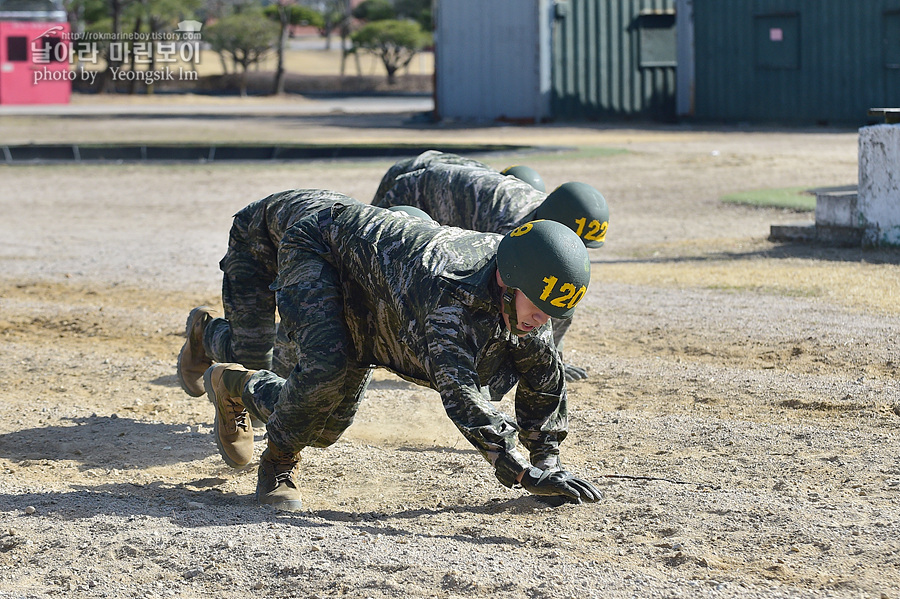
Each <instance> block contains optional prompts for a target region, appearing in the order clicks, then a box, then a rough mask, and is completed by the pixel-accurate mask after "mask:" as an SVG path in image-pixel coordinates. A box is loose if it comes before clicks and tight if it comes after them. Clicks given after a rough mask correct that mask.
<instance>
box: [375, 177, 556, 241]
mask: <svg viewBox="0 0 900 599" xmlns="http://www.w3.org/2000/svg"><path fill="white" fill-rule="evenodd" d="M546 198H547V194H546V193H544V192H542V191H538V190H536V189H535V188H533V187H532V186H531V185H529V184H528V183H525V182H524V181H522V180H520V179H517V178H516V177H513V176H511V175H504V174H502V173H500V172H498V171H496V170H494V169H491V168H488V167H477V166H471V165H458V164H444V163H431V164H428V165H425V166H421V167H419V168H414V169H413V170H410V171H409V172H406V173H404V174H400V175H397V176H396V177H395V179H394V183H393V185H392V186H391V187H390V188H388V189H386V190H385V191H384V192H383V194H382V195H378V194H376V196H375V198H374V199H373V200H372V204H373V205H375V206H381V207H384V208H390V207H391V206H404V205H405V206H414V207H416V208H419V209H421V210H424V211H425V212H427V213H428V214H429V216H431V218H433V219H434V220H436V221H437V222H439V223H441V224H442V225H449V226H451V227H461V228H463V229H471V230H473V231H483V232H486V233H500V234H501V235H503V234H506V233H508V232H510V231H512V230H513V229H515V228H516V227H518V226H519V225H521V224H522V223H525V222H528V221H529V220H532V219H533V218H534V211H535V210H537V208H538V206H540V205H541V203H543V201H544V200H545V199H546Z"/></svg>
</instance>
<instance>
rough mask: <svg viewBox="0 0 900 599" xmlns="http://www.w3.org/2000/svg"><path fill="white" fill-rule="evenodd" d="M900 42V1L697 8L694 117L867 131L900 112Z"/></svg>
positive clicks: (784, 1)
mask: <svg viewBox="0 0 900 599" xmlns="http://www.w3.org/2000/svg"><path fill="white" fill-rule="evenodd" d="M895 29H896V30H895ZM898 34H900V0H865V1H861V0H852V1H851V0H728V1H727V2H723V1H722V0H694V36H695V40H694V44H695V45H694V49H695V77H696V79H695V89H694V93H695V114H694V117H695V118H696V119H698V120H717V121H732V122H733V121H748V122H755V123H761V122H762V123H765V122H773V123H788V124H816V123H818V124H835V125H837V124H853V125H856V126H860V125H864V124H866V123H867V122H869V121H870V119H869V118H868V117H867V115H866V112H867V110H868V109H869V108H875V107H885V106H889V107H896V106H900V39H898ZM895 56H896V57H897V60H896V63H898V64H894V63H893V62H892V60H894V57H895Z"/></svg>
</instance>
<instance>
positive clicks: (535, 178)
mask: <svg viewBox="0 0 900 599" xmlns="http://www.w3.org/2000/svg"><path fill="white" fill-rule="evenodd" d="M500 172H501V173H502V174H504V175H511V176H513V177H515V178H516V179H520V180H522V181H525V182H526V183H528V184H529V185H531V186H532V187H534V188H535V189H537V190H538V191H547V188H546V187H545V186H544V180H543V179H541V176H540V175H539V174H538V172H537V171H536V170H534V169H533V168H531V167H530V166H525V165H522V164H516V165H513V166H508V167H506V168H505V169H503V170H502V171H500Z"/></svg>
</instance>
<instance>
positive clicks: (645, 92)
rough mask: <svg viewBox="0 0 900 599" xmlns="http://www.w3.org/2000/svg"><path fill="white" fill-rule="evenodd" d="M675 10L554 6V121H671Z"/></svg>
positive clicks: (664, 0)
mask: <svg viewBox="0 0 900 599" xmlns="http://www.w3.org/2000/svg"><path fill="white" fill-rule="evenodd" d="M729 1H730V0H729ZM674 10H675V2H674V0H563V1H561V2H558V3H557V9H556V20H555V23H554V31H553V68H552V72H553V75H552V77H553V93H552V102H551V106H552V112H553V115H554V117H556V118H561V119H567V118H584V119H616V118H623V117H626V118H631V117H640V118H652V119H659V120H671V119H674V116H675V68H676V67H675V55H676V45H675V37H674ZM669 46H671V47H669Z"/></svg>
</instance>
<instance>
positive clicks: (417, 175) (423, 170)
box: [372, 150, 572, 351]
mask: <svg viewBox="0 0 900 599" xmlns="http://www.w3.org/2000/svg"><path fill="white" fill-rule="evenodd" d="M454 156H455V155H454V154H441V153H439V152H435V151H433V150H431V151H429V152H425V153H424V154H421V155H420V156H419V157H417V158H416V159H414V160H407V161H401V162H398V163H397V164H395V165H394V166H393V167H391V170H389V171H388V174H387V175H385V177H384V178H383V179H382V181H381V185H379V187H378V191H377V192H375V197H374V198H373V199H372V205H373V206H381V207H382V208H390V207H391V206H414V207H416V208H420V209H421V210H424V211H425V212H427V213H428V215H429V216H431V218H433V219H434V220H436V221H437V222H439V223H441V224H442V225H449V226H451V227H461V228H463V229H471V230H473V231H484V232H486V233H499V234H501V235H505V234H506V233H509V232H510V231H512V230H513V229H515V228H516V227H518V226H519V225H522V224H524V223H527V222H528V221H530V220H534V212H535V210H537V208H538V206H540V205H541V204H542V203H543V202H544V200H545V199H546V198H547V194H546V193H544V192H542V191H538V190H536V189H535V188H533V187H532V186H531V185H529V184H528V183H526V182H524V181H522V180H520V179H517V178H516V177H513V176H511V175H504V174H502V173H500V172H498V171H496V170H494V169H492V168H491V167H489V166H487V165H485V164H482V163H480V162H476V161H469V163H466V162H461V161H457V160H455V159H454V158H452V157H454ZM456 158H459V157H458V156H457V157H456ZM462 160H467V159H462ZM392 171H393V173H392ZM389 178H390V180H391V181H393V184H392V185H389V186H388V185H386V181H387V180H388V179H389ZM571 324H572V319H571V318H565V319H560V318H554V319H553V320H552V325H553V339H554V342H555V343H556V347H557V348H558V349H559V351H562V343H563V336H564V335H565V334H566V331H568V330H569V325H571Z"/></svg>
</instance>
